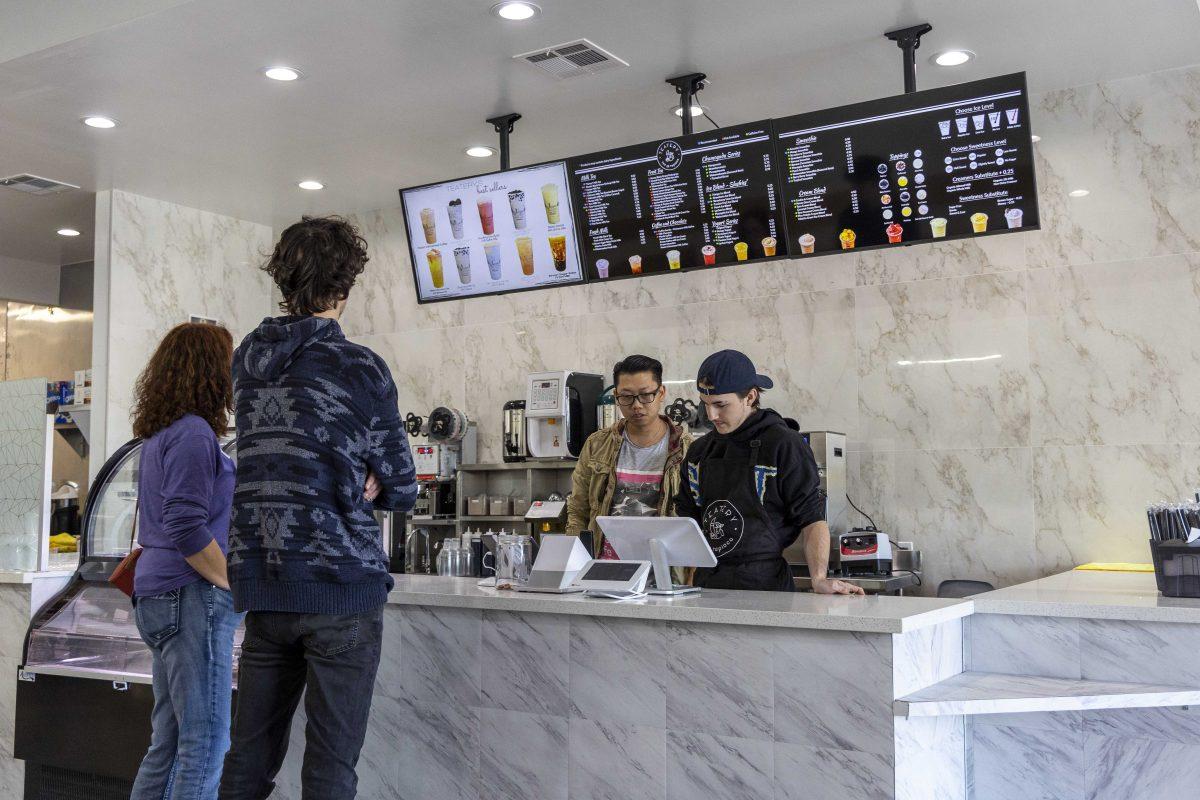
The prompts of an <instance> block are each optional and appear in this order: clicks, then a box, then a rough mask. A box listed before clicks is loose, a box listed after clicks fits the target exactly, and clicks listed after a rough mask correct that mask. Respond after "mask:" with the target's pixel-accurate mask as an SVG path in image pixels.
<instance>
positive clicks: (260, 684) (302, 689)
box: [220, 606, 383, 800]
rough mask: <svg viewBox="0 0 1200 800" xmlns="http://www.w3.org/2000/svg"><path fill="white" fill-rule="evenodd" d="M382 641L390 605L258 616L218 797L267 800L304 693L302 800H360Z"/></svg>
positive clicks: (245, 648)
mask: <svg viewBox="0 0 1200 800" xmlns="http://www.w3.org/2000/svg"><path fill="white" fill-rule="evenodd" d="M382 642H383V606H380V607H378V608H375V609H372V610H371V611H364V612H362V613H361V614H344V615H334V614H294V613H284V612H276V611H251V612H250V613H249V614H247V615H246V638H245V640H244V641H243V642H242V658H241V663H240V666H239V668H238V698H237V714H236V715H235V717H234V721H233V747H232V748H230V750H229V755H228V756H227V757H226V759H225V774H224V775H222V776H221V795H220V797H221V800H264V798H266V797H268V796H270V794H271V792H272V790H273V789H274V788H275V776H276V775H277V774H278V773H279V768H280V766H282V764H283V759H284V756H285V755H287V749H288V734H289V733H290V731H291V728H292V715H293V714H294V713H295V712H296V706H298V705H299V703H300V696H301V694H303V695H304V710H305V712H306V713H307V716H308V725H307V727H306V728H305V731H304V740H305V742H304V765H303V767H302V768H301V774H300V779H301V783H302V787H303V788H302V789H301V791H302V793H303V795H304V800H353V799H354V797H355V794H356V793H357V788H358V776H357V774H356V773H355V765H356V764H357V763H358V755H359V751H360V750H361V749H362V746H363V739H364V738H365V737H366V733H367V717H368V716H369V715H370V713H371V694H372V691H373V690H374V686H375V671H376V670H377V669H378V668H379V655H380V646H381V644H382Z"/></svg>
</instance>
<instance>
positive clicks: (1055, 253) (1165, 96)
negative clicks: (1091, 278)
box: [1023, 67, 1200, 266]
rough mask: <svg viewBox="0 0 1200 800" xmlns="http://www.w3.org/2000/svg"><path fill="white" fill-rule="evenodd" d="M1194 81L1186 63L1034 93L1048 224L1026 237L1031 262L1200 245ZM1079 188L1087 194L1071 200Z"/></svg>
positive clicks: (1196, 74) (1198, 80)
mask: <svg viewBox="0 0 1200 800" xmlns="http://www.w3.org/2000/svg"><path fill="white" fill-rule="evenodd" d="M1198 87H1200V70H1197V69H1195V68H1194V67H1189V68H1185V69H1177V70H1169V71H1165V72H1155V73H1153V74H1149V75H1141V76H1136V77H1131V78H1126V79H1122V80H1116V81H1111V82H1108V83H1103V84H1093V85H1088V86H1082V87H1078V88H1073V89H1065V90H1062V91H1056V92H1048V93H1046V94H1043V95H1040V96H1038V97H1036V98H1033V99H1032V102H1031V108H1030V113H1031V115H1032V116H1033V117H1034V118H1035V119H1036V120H1037V122H1036V127H1037V130H1038V132H1039V133H1040V134H1041V136H1042V141H1041V142H1040V143H1039V144H1038V148H1037V156H1038V158H1037V180H1038V205H1039V208H1040V210H1041V215H1042V226H1043V230H1042V231H1041V232H1040V233H1037V234H1032V235H1030V236H1028V237H1023V238H1025V241H1026V244H1027V247H1028V259H1029V264H1030V266H1059V265H1064V264H1088V263H1094V262H1105V261H1115V260H1119V259H1128V258H1137V257H1141V256H1147V255H1164V254H1169V253H1182V252H1192V251H1195V250H1200V198H1198V197H1197V195H1196V192H1195V185H1196V182H1197V180H1198V179H1200V144H1198V143H1197V140H1196V137H1195V136H1194V135H1193V134H1192V132H1193V131H1194V129H1195V127H1196V125H1197V122H1198V121H1200V103H1197V101H1196V97H1197V95H1198ZM1079 187H1083V188H1087V189H1090V190H1091V195H1089V196H1088V197H1085V198H1081V199H1073V198H1070V197H1068V196H1067V192H1068V191H1070V190H1071V189H1076V188H1079ZM1117 220H1119V223H1118V222H1116V221H1117Z"/></svg>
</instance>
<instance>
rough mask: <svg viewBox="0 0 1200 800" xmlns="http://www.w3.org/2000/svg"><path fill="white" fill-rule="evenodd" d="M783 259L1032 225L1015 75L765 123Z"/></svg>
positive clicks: (1029, 159) (1024, 117) (1020, 76)
mask: <svg viewBox="0 0 1200 800" xmlns="http://www.w3.org/2000/svg"><path fill="white" fill-rule="evenodd" d="M775 130H776V142H777V146H778V158H779V160H780V164H779V171H780V177H781V188H782V195H783V197H782V200H783V202H782V205H783V210H784V215H785V217H786V220H787V223H786V224H787V250H788V254H789V255H792V256H800V257H804V256H807V255H811V254H820V253H827V252H840V251H843V250H854V249H860V248H863V247H876V246H883V247H887V246H895V245H900V244H909V243H912V242H924V241H933V240H935V239H954V238H963V237H971V236H979V235H986V234H990V233H997V232H1001V231H1008V230H1012V229H1015V228H1036V227H1038V208H1037V190H1036V185H1035V182H1034V169H1033V142H1032V139H1031V138H1030V129H1029V102H1028V96H1027V94H1026V89H1025V74H1024V73H1016V74H1013V75H1005V76H1002V77H997V78H989V79H987V80H982V81H974V82H972V83H964V84H959V85H957V86H948V87H944V88H941V89H930V90H928V91H922V92H913V93H911V94H905V95H900V96H897V97H889V98H885V99H883V100H875V101H871V102H867V103H859V104H856V105H850V106H842V107H841V108H834V109H828V110H825V111H814V112H811V113H807V114H800V115H798V116H794V117H788V118H786V119H778V120H775Z"/></svg>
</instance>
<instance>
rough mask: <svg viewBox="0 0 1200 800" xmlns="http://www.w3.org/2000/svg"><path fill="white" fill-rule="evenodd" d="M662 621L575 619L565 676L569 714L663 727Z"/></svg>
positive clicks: (665, 710)
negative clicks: (649, 622)
mask: <svg viewBox="0 0 1200 800" xmlns="http://www.w3.org/2000/svg"><path fill="white" fill-rule="evenodd" d="M664 629H665V623H663V622H657V621H656V622H654V623H652V624H647V623H646V622H641V621H633V620H623V619H612V618H607V617H573V618H572V619H571V648H570V666H569V676H570V677H569V680H568V686H569V687H570V702H571V716H572V717H581V718H584V719H589V720H595V721H598V722H614V723H624V724H626V725H638V726H651V727H660V728H661V727H665V726H666V724H667V675H666V672H665V670H664V666H665V657H664V651H663V633H664Z"/></svg>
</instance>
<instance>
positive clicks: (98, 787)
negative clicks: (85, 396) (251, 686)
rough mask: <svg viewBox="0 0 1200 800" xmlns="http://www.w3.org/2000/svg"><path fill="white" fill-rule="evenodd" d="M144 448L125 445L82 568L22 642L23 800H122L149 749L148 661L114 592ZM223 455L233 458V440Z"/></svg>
mask: <svg viewBox="0 0 1200 800" xmlns="http://www.w3.org/2000/svg"><path fill="white" fill-rule="evenodd" d="M141 447H142V442H141V440H140V439H135V440H133V441H131V442H129V443H127V444H125V445H124V446H123V447H121V449H120V450H118V451H117V452H116V453H115V454H114V455H113V456H112V458H110V459H109V460H108V461H107V462H106V463H105V464H104V466H103V467H102V468H101V470H100V472H99V473H97V475H96V480H95V481H94V483H93V485H92V490H91V492H90V494H89V497H88V501H87V505H86V507H85V509H84V513H83V522H82V527H81V531H80V539H79V566H78V568H77V569H76V571H75V574H74V575H73V576H72V577H71V580H70V581H69V582H68V583H67V585H66V587H64V589H63V590H62V591H61V592H60V593H59V594H58V595H56V596H55V597H54V598H53V599H51V600H50V601H49V602H48V603H47V604H46V605H45V606H44V607H43V608H42V609H41V611H39V612H38V613H37V615H36V616H35V617H34V618H33V621H32V622H31V623H30V626H29V631H28V633H27V634H26V636H25V647H24V652H23V654H22V661H21V667H20V668H19V672H18V674H17V676H16V679H17V714H16V736H15V741H14V755H15V757H16V758H19V759H22V760H24V761H25V798H26V800H51V799H52V798H53V799H54V800H58V799H59V798H75V797H80V798H83V797H86V798H87V799H88V800H109V799H110V798H112V800H118V798H119V799H120V800H125V798H128V797H129V793H130V791H131V789H132V786H133V779H134V777H135V776H136V775H137V769H138V765H139V764H140V762H141V759H142V756H143V755H145V753H146V748H147V747H148V746H149V744H150V713H151V711H152V709H153V707H154V695H153V692H152V690H151V686H150V683H151V663H152V657H151V653H150V650H149V648H148V647H146V645H145V643H144V642H142V639H141V636H140V635H139V634H138V631H137V626H136V624H135V623H134V619H133V607H132V604H131V603H130V600H129V598H128V597H126V596H125V595H124V594H122V593H121V591H120V590H118V589H117V588H115V587H114V586H112V585H110V584H109V583H108V578H109V576H111V575H112V572H113V570H114V569H115V568H116V566H117V564H119V563H120V561H121V559H123V558H124V557H125V556H126V555H127V554H128V553H129V549H130V545H131V540H132V536H133V521H134V515H135V513H136V511H137V491H138V469H139V464H140V458H141ZM222 449H223V450H225V452H226V453H228V454H229V455H230V456H231V457H235V443H234V441H233V440H232V438H230V439H229V440H227V441H223V442H222ZM242 634H243V631H242V629H241V628H239V629H238V632H237V636H236V639H235V642H234V664H235V665H236V664H237V658H238V655H239V653H240V650H241V640H242ZM235 668H236V667H235ZM234 680H235V684H236V674H235V678H234Z"/></svg>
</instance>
